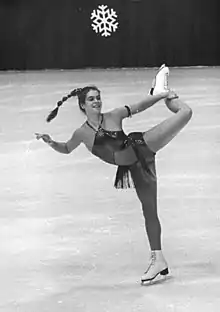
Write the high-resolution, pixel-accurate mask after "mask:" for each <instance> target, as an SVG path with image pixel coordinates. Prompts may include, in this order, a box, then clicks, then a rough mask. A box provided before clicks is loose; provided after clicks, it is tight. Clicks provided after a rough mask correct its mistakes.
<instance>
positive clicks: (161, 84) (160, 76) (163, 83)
mask: <svg viewBox="0 0 220 312" xmlns="http://www.w3.org/2000/svg"><path fill="white" fill-rule="evenodd" d="M169 72H170V71H169V68H168V67H167V66H166V65H165V64H163V65H161V66H160V68H159V69H158V72H157V74H156V76H155V78H154V79H153V83H152V87H151V90H150V92H149V93H150V94H151V95H157V94H160V93H162V92H166V91H169V95H168V97H167V99H168V100H172V99H176V98H178V95H177V94H176V93H175V92H174V91H171V90H170V89H169V88H168V77H169Z"/></svg>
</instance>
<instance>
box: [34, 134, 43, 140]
mask: <svg viewBox="0 0 220 312" xmlns="http://www.w3.org/2000/svg"><path fill="white" fill-rule="evenodd" d="M35 135H36V139H37V140H39V139H41V138H42V136H43V134H40V133H35Z"/></svg>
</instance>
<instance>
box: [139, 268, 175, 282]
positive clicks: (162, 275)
mask: <svg viewBox="0 0 220 312" xmlns="http://www.w3.org/2000/svg"><path fill="white" fill-rule="evenodd" d="M168 274H169V270H168V268H166V269H164V270H162V271H161V272H158V273H157V274H156V275H155V276H154V277H152V278H151V279H146V280H141V285H150V284H154V283H157V282H161V281H164V280H166V278H167V275H168Z"/></svg>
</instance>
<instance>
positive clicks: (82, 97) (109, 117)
mask: <svg viewBox="0 0 220 312" xmlns="http://www.w3.org/2000/svg"><path fill="white" fill-rule="evenodd" d="M168 75H169V68H168V67H167V66H165V64H164V65H162V66H161V67H160V69H159V70H158V72H157V74H156V77H155V79H154V82H153V86H152V88H151V90H150V94H149V95H148V96H146V98H145V99H144V100H142V101H140V102H138V103H136V104H132V105H129V106H128V105H125V106H123V107H119V108H115V109H113V110H111V111H109V112H106V113H101V109H102V101H101V95H100V93H101V92H100V90H99V89H98V88H97V87H96V86H87V87H84V88H82V89H75V90H73V91H72V92H71V93H70V94H68V95H67V96H65V97H63V98H62V100H61V101H59V102H58V103H57V107H56V108H55V109H54V110H53V111H52V112H51V113H50V114H49V116H48V117H47V121H48V122H49V121H51V120H52V119H53V118H55V117H56V115H57V113H58V110H59V107H60V106H61V105H62V104H63V103H64V102H65V101H66V100H67V99H69V98H71V97H73V96H77V97H78V103H79V108H80V110H81V111H82V112H83V113H84V114H85V116H86V117H87V120H86V121H85V123H83V124H82V125H81V126H80V127H79V128H78V129H76V130H75V131H74V133H73V135H72V137H71V138H70V140H69V141H67V142H55V141H54V140H52V139H51V137H50V136H49V135H48V134H39V133H36V137H37V139H43V141H44V142H46V143H48V144H49V145H50V146H51V147H52V148H53V149H54V150H56V151H58V152H60V153H64V154H69V153H71V152H72V151H73V150H74V149H76V148H77V147H78V146H79V145H80V144H81V143H84V144H85V146H86V147H87V148H88V150H89V151H90V152H91V153H92V154H94V155H95V156H97V157H99V158H101V159H102V160H103V161H105V162H107V163H110V164H114V165H116V166H118V167H117V173H116V178H115V187H116V188H127V187H132V186H134V187H135V190H136V193H137V196H138V198H139V200H140V202H141V205H142V210H143V215H144V220H145V227H146V232H147V237H148V240H149V244H150V249H151V257H150V262H149V265H148V268H147V270H146V272H145V273H144V275H143V276H142V277H141V282H142V283H144V282H147V281H152V280H154V279H155V278H156V276H157V275H167V274H168V273H169V271H168V265H167V262H166V260H165V258H164V256H163V253H162V249H161V225H160V221H159V217H158V213H157V177H156V169H155V155H156V153H157V152H158V151H159V150H160V149H161V148H163V147H164V146H165V145H166V144H168V143H169V142H170V141H171V140H172V139H173V138H174V137H175V136H176V135H177V133H178V132H179V131H180V130H181V129H182V128H183V127H184V126H185V125H186V124H187V123H188V121H189V120H190V119H191V116H192V110H191V108H190V107H189V106H188V105H187V104H185V103H183V102H182V101H181V100H180V99H179V98H178V96H177V95H176V93H174V92H173V91H170V90H169V89H168ZM161 99H164V100H165V104H166V106H167V108H168V109H169V110H170V111H171V112H173V113H174V114H173V115H172V116H171V117H169V118H168V119H166V120H164V121H163V122H161V123H160V124H158V125H156V126H155V127H153V128H152V129H150V130H148V131H146V132H132V133H129V134H128V135H126V134H125V133H124V131H123V128H122V121H123V119H124V118H126V117H132V115H134V114H137V113H140V112H143V111H144V110H146V109H147V108H149V107H151V106H152V105H154V104H155V103H157V102H158V101H160V100H161Z"/></svg>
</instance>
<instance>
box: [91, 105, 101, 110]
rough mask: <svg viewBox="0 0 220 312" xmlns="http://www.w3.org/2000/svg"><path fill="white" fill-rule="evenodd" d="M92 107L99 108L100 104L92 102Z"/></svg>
mask: <svg viewBox="0 0 220 312" xmlns="http://www.w3.org/2000/svg"><path fill="white" fill-rule="evenodd" d="M92 107H93V108H96V109H100V108H101V104H94V105H93V106H92Z"/></svg>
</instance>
